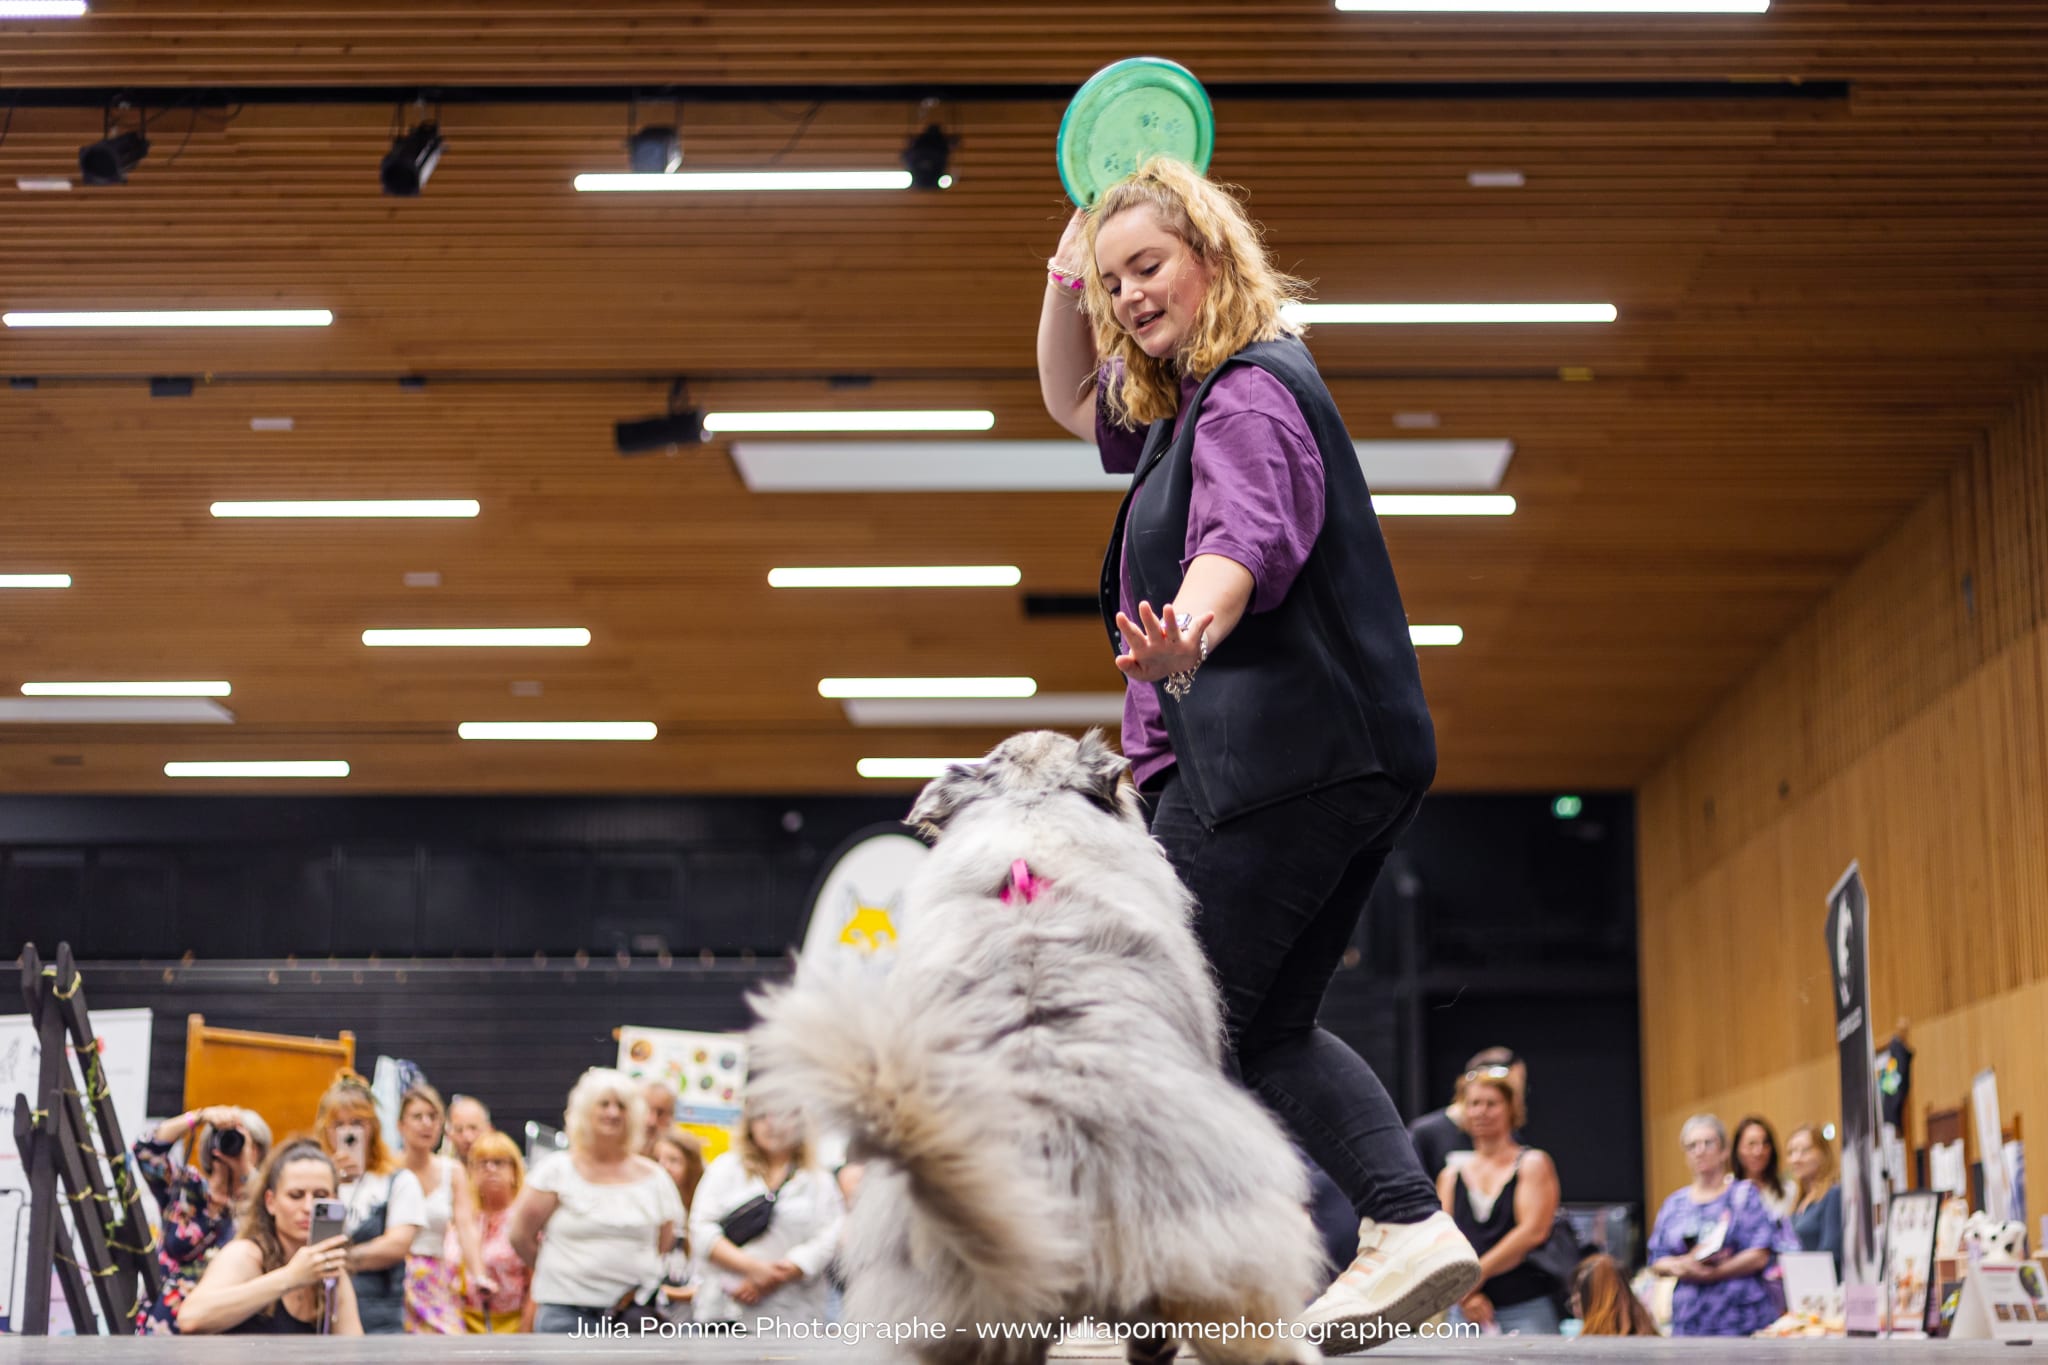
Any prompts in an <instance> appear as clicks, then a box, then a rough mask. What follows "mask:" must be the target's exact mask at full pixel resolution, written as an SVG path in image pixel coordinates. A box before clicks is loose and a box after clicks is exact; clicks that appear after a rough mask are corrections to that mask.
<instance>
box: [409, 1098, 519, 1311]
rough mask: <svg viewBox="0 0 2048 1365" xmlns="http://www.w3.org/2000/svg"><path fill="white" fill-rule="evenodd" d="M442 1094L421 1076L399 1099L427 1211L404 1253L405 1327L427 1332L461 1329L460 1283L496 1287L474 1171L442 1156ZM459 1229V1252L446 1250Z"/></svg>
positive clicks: (488, 1289) (412, 1168)
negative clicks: (484, 1249) (481, 1232)
mask: <svg viewBox="0 0 2048 1365" xmlns="http://www.w3.org/2000/svg"><path fill="white" fill-rule="evenodd" d="M445 1113H446V1111H445V1110H444V1109H443V1108H442V1105H441V1096H440V1094H439V1092H437V1091H436V1090H435V1089H434V1088H433V1087H432V1086H430V1085H427V1084H425V1083H424V1082H422V1083H421V1084H419V1085H415V1086H413V1087H412V1088H411V1089H410V1090H407V1091H406V1092H405V1093H404V1094H403V1095H401V1096H399V1099H398V1132H399V1137H400V1139H401V1140H402V1141H403V1142H404V1143H405V1169H406V1170H407V1171H408V1172H410V1173H411V1175H412V1178H413V1179H414V1180H416V1181H418V1182H419V1187H420V1195H421V1205H420V1207H421V1209H422V1210H423V1211H424V1212H425V1214H426V1217H425V1218H424V1219H423V1220H422V1221H421V1223H420V1230H419V1232H418V1233H417V1234H415V1235H414V1237H413V1239H412V1245H411V1246H410V1247H409V1248H407V1250H406V1257H405V1330H406V1331H408V1332H413V1333H418V1334H423V1335H427V1336H461V1335H462V1334H463V1333H464V1332H465V1331H467V1330H468V1329H467V1328H466V1327H464V1326H463V1322H462V1300H463V1292H462V1282H463V1277H464V1276H465V1275H467V1277H468V1280H469V1283H470V1284H472V1285H474V1286H476V1287H477V1288H479V1289H481V1290H482V1291H483V1292H484V1293H486V1294H488V1293H490V1292H491V1290H493V1289H495V1288H496V1287H497V1286H496V1285H495V1284H494V1283H493V1282H492V1281H491V1278H490V1276H489V1275H487V1274H486V1273H485V1272H484V1266H483V1259H482V1254H481V1252H480V1251H479V1249H478V1246H477V1237H476V1233H477V1216H476V1195H475V1193H474V1192H473V1191H472V1190H471V1189H470V1187H469V1173H468V1172H467V1171H465V1170H464V1169H463V1168H462V1164H461V1163H460V1162H458V1161H456V1160H455V1158H453V1157H446V1156H439V1155H437V1154H436V1152H435V1149H436V1148H438V1147H439V1146H440V1145H441V1138H442V1136H443V1133H442V1129H443V1128H444V1127H445V1124H444V1122H443V1118H444V1115H445ZM451 1229H452V1230H453V1232H454V1234H455V1239H456V1246H457V1247H458V1249H459V1254H458V1255H457V1256H454V1257H451V1256H450V1255H449V1254H448V1234H449V1232H450V1231H451Z"/></svg>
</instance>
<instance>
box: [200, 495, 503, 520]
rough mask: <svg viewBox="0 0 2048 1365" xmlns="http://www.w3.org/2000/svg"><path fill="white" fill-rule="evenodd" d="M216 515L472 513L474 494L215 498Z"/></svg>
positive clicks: (427, 515) (391, 515)
mask: <svg viewBox="0 0 2048 1365" xmlns="http://www.w3.org/2000/svg"><path fill="white" fill-rule="evenodd" d="M212 511H213V514H214V515H215V516H217V517H363V518H371V517H390V518H400V517H473V516H475V515H476V514H477V512H478V511H479V507H478V504H477V501H476V499H474V498H441V499H432V498H413V499H396V500H388V501H383V502H373V501H346V500H343V501H329V502H217V503H215V504H213V508H212Z"/></svg>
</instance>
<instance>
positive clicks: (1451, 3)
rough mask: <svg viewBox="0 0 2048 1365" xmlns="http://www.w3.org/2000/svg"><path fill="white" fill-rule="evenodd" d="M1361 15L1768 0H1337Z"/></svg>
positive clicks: (1728, 10)
mask: <svg viewBox="0 0 2048 1365" xmlns="http://www.w3.org/2000/svg"><path fill="white" fill-rule="evenodd" d="M1337 8H1338V9H1340V10H1349V11H1351V12H1353V13H1358V14H1364V13H1372V14H1765V13H1768V12H1769V11H1770V8H1771V0H1337Z"/></svg>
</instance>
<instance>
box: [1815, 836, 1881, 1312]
mask: <svg viewBox="0 0 2048 1365" xmlns="http://www.w3.org/2000/svg"><path fill="white" fill-rule="evenodd" d="M1869 929H1870V905H1869V901H1868V899H1867V897H1866V896H1865V894H1864V890H1863V873H1862V870H1861V868H1860V867H1859V866H1858V865H1857V864H1855V863H1851V864H1849V870H1848V871H1847V872H1845V873H1843V874H1842V879H1841V880H1840V881H1838V882H1836V883H1835V888H1834V890H1832V891H1830V892H1829V893H1828V918H1827V948H1828V967H1829V970H1830V974H1831V975H1832V976H1833V978H1834V987H1835V990H1834V1003H1835V1052H1836V1056H1837V1058H1838V1059H1839V1065H1840V1072H1841V1083H1842V1283H1843V1284H1845V1285H1875V1284H1878V1283H1879V1282H1880V1277H1881V1276H1882V1274H1883V1270H1884V1244H1883V1229H1884V1205H1885V1196H1886V1193H1887V1191H1886V1187H1885V1181H1884V1177H1883V1173H1882V1171H1881V1169H1880V1161H1879V1152H1878V1145H1877V1137H1878V1114H1877V1082H1876V1076H1875V1074H1874V1070H1873V1048H1872V1042H1871V1036H1870V940H1869ZM1856 1304H1857V1300H1856V1299H1854V1298H1852V1299H1851V1300H1850V1305H1851V1311H1852V1313H1853V1311H1854V1308H1855V1306H1856ZM1851 1330H1854V1324H1853V1323H1852V1325H1851Z"/></svg>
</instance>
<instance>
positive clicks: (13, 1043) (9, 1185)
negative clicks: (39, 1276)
mask: <svg viewBox="0 0 2048 1365" xmlns="http://www.w3.org/2000/svg"><path fill="white" fill-rule="evenodd" d="M91 1017H92V1026H93V1029H94V1032H95V1035H96V1036H97V1037H98V1038H99V1040H100V1045H101V1050H100V1058H101V1061H102V1063H103V1064H104V1065H105V1067H106V1075H107V1087H108V1090H109V1091H110V1092H111V1094H112V1097H113V1101H114V1116H115V1118H116V1119H118V1120H119V1121H120V1124H121V1140H122V1141H123V1142H126V1143H129V1144H130V1145H133V1143H134V1142H135V1139H136V1137H137V1136H138V1135H140V1133H141V1132H142V1128H143V1117H144V1113H145V1111H146V1110H147V1109H148V1107H149V1040H150V1026H151V1015H150V1011H149V1010H147V1009H127V1010H94V1011H93V1012H92V1016H91ZM67 1051H71V1049H68V1048H67ZM71 1066H72V1067H73V1068H74V1070H73V1071H72V1078H73V1081H74V1083H75V1082H76V1081H78V1080H82V1079H83V1077H84V1072H83V1071H82V1070H78V1069H76V1068H77V1067H78V1060H77V1056H76V1053H75V1052H73V1055H72V1058H71ZM41 1069H42V1048H41V1047H40V1046H39V1045H38V1043H37V1040H36V1032H35V1028H34V1026H33V1024H32V1022H31V1021H30V1019H29V1016H28V1015H26V1014H0V1315H4V1316H6V1317H7V1318H9V1319H10V1321H12V1319H13V1316H14V1314H15V1313H16V1312H18V1311H19V1306H20V1304H21V1302H22V1298H23V1294H24V1291H25V1290H26V1288H27V1284H26V1278H27V1264H26V1261H27V1256H28V1176H27V1173H26V1172H24V1171H23V1170H22V1166H21V1153H20V1152H19V1151H17V1150H15V1146H14V1097H15V1096H16V1095H17V1094H19V1095H25V1096H27V1097H28V1101H29V1103H30V1104H34V1103H35V1102H36V1100H37V1094H36V1088H37V1085H38V1084H39V1082H40V1080H41ZM102 1165H103V1168H104V1163H102ZM102 1174H103V1175H104V1176H105V1177H106V1180H107V1183H108V1185H109V1187H111V1186H112V1184H113V1172H112V1171H111V1170H107V1169H103V1170H102ZM58 1196H59V1199H60V1201H61V1199H62V1196H63V1190H62V1187H61V1186H60V1187H59V1189H58ZM148 1198H149V1196H148V1191H147V1190H144V1192H143V1200H144V1204H145V1207H147V1206H148ZM61 1206H62V1205H61V1203H60V1207H61ZM66 1230H67V1231H69V1230H70V1229H69V1219H68V1218H67V1219H66ZM72 1245H73V1246H76V1245H78V1242H77V1238H76V1236H75V1234H74V1236H73V1240H72ZM93 1311H94V1315H95V1316H97V1315H98V1312H99V1309H98V1304H97V1300H95V1301H94V1309H93ZM50 1330H51V1331H52V1332H53V1333H59V1334H62V1333H68V1332H70V1330H71V1315H70V1313H69V1312H68V1311H67V1310H66V1309H65V1308H64V1306H63V1303H62V1295H61V1294H58V1295H53V1301H52V1304H51V1308H50Z"/></svg>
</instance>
